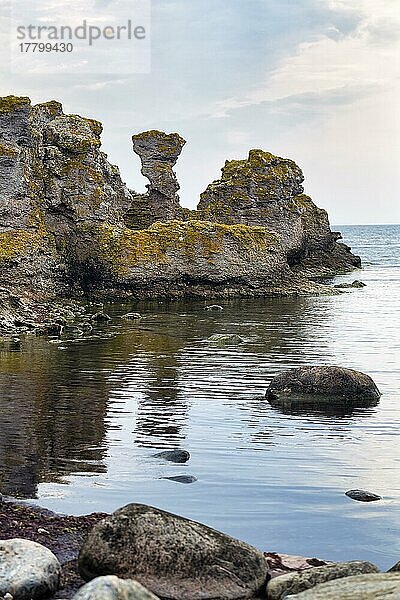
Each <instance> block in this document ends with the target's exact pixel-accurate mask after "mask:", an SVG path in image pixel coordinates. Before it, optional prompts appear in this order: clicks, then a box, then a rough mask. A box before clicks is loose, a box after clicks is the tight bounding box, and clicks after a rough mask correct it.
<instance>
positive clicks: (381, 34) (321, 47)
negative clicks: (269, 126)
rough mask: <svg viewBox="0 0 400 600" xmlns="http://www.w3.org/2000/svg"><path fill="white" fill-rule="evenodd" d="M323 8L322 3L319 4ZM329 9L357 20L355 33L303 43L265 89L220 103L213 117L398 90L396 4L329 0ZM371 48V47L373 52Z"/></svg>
mask: <svg viewBox="0 0 400 600" xmlns="http://www.w3.org/2000/svg"><path fill="white" fill-rule="evenodd" d="M319 1H320V2H322V0H319ZM329 8H330V10H331V11H332V12H333V14H335V13H336V12H339V13H344V15H347V14H349V15H353V16H354V15H357V17H358V23H357V25H356V26H355V29H354V30H352V31H351V32H349V33H347V34H346V35H343V34H342V33H341V32H340V31H339V29H338V28H337V27H334V26H329V27H328V28H327V29H326V31H324V32H323V34H320V35H319V36H318V37H317V39H313V40H311V41H303V42H301V43H300V44H299V45H298V46H297V47H296V49H295V51H294V52H293V53H292V54H291V55H289V56H287V57H285V58H284V59H283V60H282V61H281V62H280V63H279V65H278V66H277V67H276V69H275V70H273V71H272V72H271V73H270V74H268V76H267V77H266V79H265V80H264V82H263V83H262V85H258V86H257V87H255V88H254V89H253V90H251V91H249V92H248V93H247V94H245V95H241V96H234V97H230V98H227V99H224V100H222V101H220V102H217V103H216V104H215V105H214V107H213V111H212V116H214V117H223V116H227V115H229V114H230V113H231V111H233V110H236V109H240V108H243V107H246V106H252V105H257V104H260V103H263V102H281V101H287V100H288V99H290V98H296V99H297V101H298V102H299V101H301V98H303V99H304V101H305V102H307V103H309V101H310V98H312V97H314V99H315V103H316V104H318V103H319V101H320V99H321V98H326V96H327V95H331V96H332V98H333V99H334V98H335V97H337V96H338V95H340V91H341V90H349V94H350V95H352V94H353V95H355V94H354V92H356V91H357V90H360V91H361V92H364V91H365V90H367V89H370V90H371V92H372V93H373V92H374V91H376V90H377V89H378V88H384V87H385V88H387V87H391V86H393V85H396V84H397V85H398V79H399V56H400V39H399V37H398V36H395V31H396V29H397V31H398V29H399V27H400V11H399V8H398V4H397V2H393V1H392V0H380V2H379V3H377V2H375V0H373V1H372V0H362V2H361V1H357V0H354V2H352V3H351V8H349V3H348V2H347V0H346V2H344V0H331V1H330V2H329ZM371 46H373V47H371Z"/></svg>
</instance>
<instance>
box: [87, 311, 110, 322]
mask: <svg viewBox="0 0 400 600" xmlns="http://www.w3.org/2000/svg"><path fill="white" fill-rule="evenodd" d="M90 318H91V320H92V321H93V322H95V323H108V322H109V321H111V317H110V315H107V313H104V312H98V313H96V314H94V315H92V316H91V317H90Z"/></svg>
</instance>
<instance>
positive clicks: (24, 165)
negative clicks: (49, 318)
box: [0, 96, 359, 329]
mask: <svg viewBox="0 0 400 600" xmlns="http://www.w3.org/2000/svg"><path fill="white" fill-rule="evenodd" d="M101 131H102V126H101V124H100V123H99V122H98V121H95V120H93V119H88V118H83V117H80V116H78V115H65V114H64V113H63V111H62V106H61V104H60V103H58V102H55V101H51V102H46V103H43V104H39V105H36V106H32V105H31V102H30V100H29V98H25V97H15V96H8V97H6V98H0V287H1V293H2V297H3V303H2V306H3V309H0V329H1V328H2V326H5V324H6V325H7V328H8V329H10V328H12V326H13V324H14V325H15V324H16V323H18V322H19V320H20V316H21V314H22V313H23V318H24V319H25V320H26V318H27V311H28V312H29V310H31V313H30V314H31V321H37V322H42V321H43V318H44V317H43V314H44V313H45V312H46V309H45V308H44V309H43V306H44V307H45V306H50V304H49V303H51V302H54V300H59V299H62V298H82V297H83V298H84V297H88V296H90V297H99V296H101V297H107V298H109V299H119V298H121V297H129V296H136V297H146V296H147V297H149V296H150V297H157V296H168V297H174V296H190V295H192V296H194V295H195V296H205V297H206V296H221V295H222V296H223V295H249V296H252V295H263V294H287V293H310V292H311V293H326V292H327V291H329V289H328V288H326V287H325V286H320V285H318V284H315V283H313V282H312V281H310V280H308V279H307V278H306V277H305V276H304V273H305V270H306V268H307V269H308V274H311V275H314V274H315V273H317V271H318V269H322V270H323V269H326V270H327V271H329V273H331V272H333V271H334V270H335V269H336V270H338V269H343V268H351V267H352V266H354V265H357V264H359V263H358V259H357V257H354V256H353V255H352V254H351V253H350V252H349V251H347V250H345V247H343V248H342V247H341V245H339V244H337V242H336V239H337V234H333V233H332V232H331V231H330V228H329V223H328V219H327V215H326V213H325V211H323V210H321V209H318V208H317V207H316V206H315V205H314V204H313V203H312V201H311V200H310V199H309V198H308V197H307V196H304V195H303V194H302V191H303V189H302V185H301V184H302V181H303V175H302V173H301V170H300V169H299V168H298V167H297V166H296V164H295V163H294V162H292V161H289V160H285V159H280V158H277V157H275V156H273V155H272V154H269V153H266V152H262V151H261V150H252V151H251V152H250V155H249V158H248V160H247V161H230V162H227V163H226V165H225V167H224V169H223V173H222V178H221V179H220V180H219V181H217V182H214V183H212V184H210V186H209V187H208V188H207V190H206V191H205V192H204V193H203V194H202V197H201V200H200V204H199V207H198V210H197V211H189V210H188V209H184V208H182V207H181V206H180V204H179V198H178V196H177V192H178V189H179V184H178V182H177V180H176V176H175V174H174V172H173V167H174V165H175V163H176V160H177V158H178V156H179V154H180V152H181V150H182V148H183V145H184V144H185V141H184V140H183V139H182V138H181V137H180V136H179V135H178V134H165V133H162V132H158V131H150V132H145V133H142V134H137V135H134V136H133V148H134V151H135V152H136V153H137V154H138V155H139V156H140V158H141V161H142V173H143V174H144V175H145V176H146V177H147V178H148V179H149V185H148V192H147V193H146V194H137V193H135V192H133V191H131V190H128V189H127V187H126V186H125V185H124V183H123V182H122V180H121V177H120V174H119V170H118V169H117V167H115V166H113V165H111V164H110V163H109V162H108V160H107V156H106V154H104V153H103V152H102V151H101V149H100V147H101V140H100V136H101ZM296 271H297V272H296ZM13 298H14V300H13ZM15 298H18V299H19V301H21V302H23V303H24V306H25V308H26V310H25V309H24V310H25V312H24V310H22V308H21V307H19V308H18V302H17V300H15ZM46 303H47V304H46ZM28 309H29V310H28ZM1 311H2V312H1ZM2 315H3V316H2ZM2 318H3V321H2V322H1V319H2ZM16 326H17V325H16ZM3 328H4V327H3Z"/></svg>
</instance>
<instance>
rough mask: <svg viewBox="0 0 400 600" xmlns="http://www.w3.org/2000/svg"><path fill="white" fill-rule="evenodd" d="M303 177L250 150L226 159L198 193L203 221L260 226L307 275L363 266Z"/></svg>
mask: <svg viewBox="0 0 400 600" xmlns="http://www.w3.org/2000/svg"><path fill="white" fill-rule="evenodd" d="M303 181H304V176H303V173H302V171H301V169H300V168H299V167H298V166H297V165H296V163H294V162H293V161H292V160H288V159H286V158H280V157H278V156H274V155H273V154H271V153H269V152H264V151H263V150H250V152H249V156H248V158H247V159H246V160H231V161H226V163H225V166H224V167H223V169H222V176H221V179H219V180H217V181H214V182H213V183H211V184H210V185H209V186H208V187H207V189H206V190H205V191H204V192H203V193H202V194H201V198H200V202H199V205H198V213H199V215H200V216H201V218H204V219H208V220H210V221H218V222H223V223H243V224H245V225H259V226H263V227H267V228H268V229H269V230H270V231H273V232H275V233H278V234H279V235H280V236H281V240H282V244H283V246H284V248H285V251H286V255H287V260H288V264H289V265H290V266H291V267H292V268H293V269H294V270H296V271H297V272H304V273H306V274H307V275H308V276H310V277H319V276H329V275H335V274H336V273H337V272H339V271H346V270H349V269H351V268H354V267H359V266H361V263H360V259H359V257H357V256H354V255H353V254H351V252H350V248H348V246H345V245H344V244H338V243H337V240H338V239H339V238H340V237H341V235H340V234H339V233H334V232H332V231H331V229H330V226H329V220H328V215H327V213H326V211H325V210H323V209H321V208H318V207H317V206H316V205H315V204H314V202H313V201H312V200H311V198H310V197H309V196H306V195H305V194H304V193H303V191H304V188H303V185H302V184H303Z"/></svg>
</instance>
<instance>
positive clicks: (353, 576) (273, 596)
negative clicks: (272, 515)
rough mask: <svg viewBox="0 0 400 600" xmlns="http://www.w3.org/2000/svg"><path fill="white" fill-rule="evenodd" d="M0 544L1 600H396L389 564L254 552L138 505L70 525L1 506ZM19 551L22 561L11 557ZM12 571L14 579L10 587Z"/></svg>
mask: <svg viewBox="0 0 400 600" xmlns="http://www.w3.org/2000/svg"><path fill="white" fill-rule="evenodd" d="M0 539H1V541H0V575H1V577H0V592H1V593H2V594H3V598H6V599H7V600H24V599H27V598H33V599H40V598H45V597H47V598H50V599H51V600H61V599H72V598H74V599H76V600H124V599H125V600H127V599H128V600H150V599H157V598H175V599H176V600H180V599H185V600H186V599H189V598H193V599H194V598H209V599H212V598H214V599H215V600H216V599H218V598H221V599H222V598H226V599H228V598H231V599H232V600H233V599H235V598H237V599H238V600H239V599H240V598H256V597H259V598H268V599H269V600H281V599H283V598H289V597H290V598H292V597H293V598H299V600H300V599H302V598H304V599H305V600H308V599H309V600H314V599H315V600H324V599H325V598H335V599H337V600H348V599H349V598H352V599H354V600H368V599H370V598H371V599H372V598H378V597H381V596H382V597H383V596H384V597H385V598H393V599H394V598H398V597H399V594H400V574H399V565H398V564H396V565H394V567H393V568H392V569H390V570H389V571H388V572H387V573H381V572H380V571H379V569H378V568H377V567H376V566H375V565H373V564H371V563H369V562H367V561H357V560H354V561H350V562H346V563H334V562H330V561H326V560H322V559H318V558H305V557H300V556H289V555H285V554H278V553H275V552H271V551H270V552H264V553H261V552H259V551H258V550H256V549H255V548H252V547H251V546H249V545H248V544H244V543H243V542H240V541H239V540H235V539H234V538H230V537H229V536H226V535H225V534H223V533H220V532H217V531H215V530H213V529H210V528H209V527H206V526H205V525H201V524H200V523H196V522H194V521H190V520H189V519H184V518H181V517H178V516H176V515H172V514H171V513H167V512H165V511H160V510H158V509H155V508H152V507H149V506H145V505H140V504H130V505H128V506H126V507H124V508H122V509H119V510H118V511H116V512H115V513H113V514H112V515H108V514H106V513H93V514H90V515H84V516H79V517H76V516H67V515H59V514H56V513H53V512H50V511H48V510H46V509H43V508H40V507H38V506H33V505H30V504H25V503H19V502H16V501H13V500H10V499H7V500H2V501H1V502H0ZM21 544H23V545H24V551H23V553H22V554H21V553H18V552H16V551H15V548H16V547H17V546H18V545H21ZM49 550H50V551H51V552H48V551H49ZM46 553H47V554H46ZM46 561H47V562H48V564H47V565H45V566H43V563H46ZM51 561H53V563H54V564H55V568H53V570H51V569H50V564H51ZM15 568H17V570H18V573H19V575H18V577H14V576H11V579H10V577H9V574H10V573H12V572H13V569H15ZM57 569H58V571H57ZM54 571H55V574H54ZM54 578H55V581H54ZM7 581H9V582H10V583H7ZM87 581H89V582H90V583H86V582H87ZM46 584H48V586H49V587H48V593H43V590H44V589H46V588H45V586H46ZM143 586H145V587H143ZM9 590H11V591H13V593H12V594H10V591H9ZM24 590H25V591H24ZM27 590H28V591H27ZM49 590H51V591H49ZM154 594H156V595H154Z"/></svg>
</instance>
